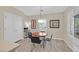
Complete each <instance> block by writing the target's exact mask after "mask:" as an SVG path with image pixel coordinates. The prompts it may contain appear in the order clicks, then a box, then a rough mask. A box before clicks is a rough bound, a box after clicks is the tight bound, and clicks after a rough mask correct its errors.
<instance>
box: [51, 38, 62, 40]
mask: <svg viewBox="0 0 79 59" xmlns="http://www.w3.org/2000/svg"><path fill="white" fill-rule="evenodd" d="M52 39H54V40H63V39H62V38H52Z"/></svg>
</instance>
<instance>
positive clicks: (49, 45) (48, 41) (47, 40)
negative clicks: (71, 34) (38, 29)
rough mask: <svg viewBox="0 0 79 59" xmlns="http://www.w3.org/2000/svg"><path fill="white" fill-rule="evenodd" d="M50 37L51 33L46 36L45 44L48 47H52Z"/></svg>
mask: <svg viewBox="0 0 79 59" xmlns="http://www.w3.org/2000/svg"><path fill="white" fill-rule="evenodd" d="M52 37H53V34H51V36H50V37H49V38H46V39H45V40H46V46H47V47H49V48H50V49H52Z"/></svg>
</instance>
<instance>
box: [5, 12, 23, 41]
mask: <svg viewBox="0 0 79 59" xmlns="http://www.w3.org/2000/svg"><path fill="white" fill-rule="evenodd" d="M4 15H5V16H4V39H5V40H8V41H11V42H16V41H18V40H20V39H22V38H23V26H22V18H21V17H20V16H17V15H15V14H11V13H5V14H4Z"/></svg>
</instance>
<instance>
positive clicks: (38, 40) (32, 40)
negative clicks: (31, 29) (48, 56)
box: [31, 37, 41, 44]
mask: <svg viewBox="0 0 79 59" xmlns="http://www.w3.org/2000/svg"><path fill="white" fill-rule="evenodd" d="M31 42H32V43H37V44H40V43H41V40H40V38H39V37H31Z"/></svg>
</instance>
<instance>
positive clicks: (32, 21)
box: [31, 19, 36, 29]
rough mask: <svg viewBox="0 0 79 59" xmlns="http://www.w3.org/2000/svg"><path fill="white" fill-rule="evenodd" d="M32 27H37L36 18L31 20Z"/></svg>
mask: <svg viewBox="0 0 79 59" xmlns="http://www.w3.org/2000/svg"><path fill="white" fill-rule="evenodd" d="M31 28H32V29H36V20H35V19H33V20H31Z"/></svg>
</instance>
